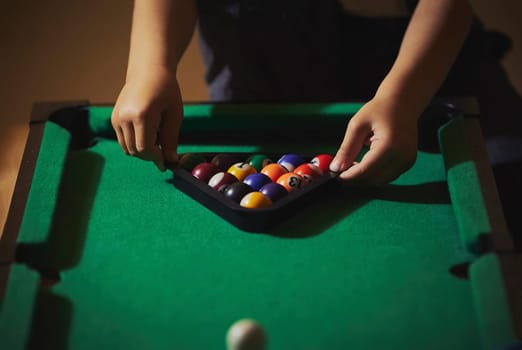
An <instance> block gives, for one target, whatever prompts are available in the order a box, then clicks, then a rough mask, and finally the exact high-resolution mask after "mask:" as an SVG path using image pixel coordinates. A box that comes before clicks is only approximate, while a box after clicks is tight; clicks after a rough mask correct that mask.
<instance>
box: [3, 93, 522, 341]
mask: <svg viewBox="0 0 522 350" xmlns="http://www.w3.org/2000/svg"><path fill="white" fill-rule="evenodd" d="M361 106H362V103H358V102H340V103H328V104H325V103H308V104H211V103H201V104H197V103H194V104H186V105H185V106H184V112H185V119H184V121H183V125H182V131H181V142H180V146H179V152H180V153H194V152H219V153H226V152H242V153H246V154H254V153H267V152H268V153H275V154H284V153H289V152H292V153H303V154H319V153H330V154H334V153H335V151H336V148H337V146H338V145H339V143H340V141H341V138H342V135H343V134H344V130H345V127H346V123H347V122H348V120H349V118H350V117H351V116H353V115H354V114H355V113H356V112H357V110H358V109H359V108H360V107H361ZM111 113H112V106H111V105H110V104H107V105H91V104H89V103H88V102H69V103H38V104H35V106H34V109H33V113H32V116H31V122H30V133H29V137H28V140H27V144H26V149H25V153H24V157H23V160H22V164H21V167H20V172H19V176H18V180H17V184H16V188H15V192H14V195H13V200H12V204H11V207H10V212H9V215H8V219H7V222H6V225H5V229H4V232H3V236H2V239H1V241H0V242H1V243H0V348H1V349H6V350H7V349H8V350H11V349H58V350H59V349H98V350H101V349H126V350H130V349H140V350H141V349H178V350H192V349H194V350H195V349H224V348H225V334H226V332H227V329H228V328H229V327H230V325H231V324H233V323H234V322H235V321H237V320H239V319H243V318H253V319H255V320H257V321H258V322H259V323H260V324H261V325H262V326H263V328H264V330H265V332H266V333H267V335H268V349H270V350H290V349H302V350H306V349H328V350H333V349H343V350H344V349H423V350H428V349H434V350H435V349H436V350H441V349H454V350H463V349H505V348H508V347H509V346H516V345H513V344H516V343H517V342H518V341H519V339H520V337H521V336H522V327H521V321H522V312H521V310H522V308H521V304H522V302H521V298H520V293H521V292H520V291H521V290H522V283H521V276H520V268H519V267H520V266H522V265H521V263H522V259H521V256H520V254H519V252H517V251H516V250H515V248H514V246H513V242H512V239H511V236H510V233H509V232H508V230H507V229H506V225H505V222H504V220H503V214H502V210H501V206H500V204H499V199H498V195H497V192H496V189H495V184H494V179H493V176H492V172H491V169H490V168H489V166H488V163H487V156H486V152H485V148H484V143H483V140H482V138H481V133H480V127H479V124H478V119H477V118H478V114H479V113H478V110H477V108H476V107H475V106H474V104H473V101H472V100H469V99H455V100H444V101H443V100H438V101H434V102H433V104H432V105H430V107H428V108H427V110H426V112H425V113H424V114H423V116H422V117H421V119H420V121H419V151H418V155H417V160H416V163H415V164H414V166H413V167H412V168H411V169H410V170H408V171H407V172H405V173H404V174H403V175H402V176H400V177H399V178H398V179H396V180H395V181H393V182H392V183H390V184H388V185H384V186H379V187H373V186H362V185H357V184H339V186H338V187H337V188H336V190H335V191H330V192H325V193H324V194H323V195H322V196H320V197H318V198H317V199H315V200H313V201H312V200H310V201H309V202H307V203H305V205H303V206H302V207H301V208H300V209H299V210H296V211H295V212H291V213H289V214H288V215H286V216H287V217H285V218H283V219H282V220H281V222H278V223H277V225H275V226H274V227H272V228H271V229H269V230H266V231H265V232H263V231H262V232H255V233H253V232H246V231H244V230H241V229H240V228H238V227H236V226H234V225H233V224H231V223H230V222H228V221H227V220H225V219H223V218H222V217H221V216H219V215H217V214H216V213H214V212H213V211H212V210H209V209H208V208H207V207H205V206H204V205H202V204H201V203H199V202H198V201H196V200H194V199H193V198H192V197H191V196H189V195H187V194H186V193H184V192H182V191H180V190H179V189H177V188H176V187H175V186H174V185H173V182H174V179H173V173H172V172H171V171H170V170H167V171H166V172H160V171H158V170H157V169H156V168H155V167H154V166H153V164H152V163H149V162H144V161H142V160H139V159H137V158H134V157H129V156H126V155H125V154H124V153H123V152H122V150H121V149H120V147H119V146H118V144H117V142H116V141H115V138H114V134H113V131H112V129H111V126H110V116H111Z"/></svg>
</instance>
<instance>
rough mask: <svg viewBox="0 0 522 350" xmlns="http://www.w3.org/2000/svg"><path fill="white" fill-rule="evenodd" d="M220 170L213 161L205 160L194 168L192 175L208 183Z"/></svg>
mask: <svg viewBox="0 0 522 350" xmlns="http://www.w3.org/2000/svg"><path fill="white" fill-rule="evenodd" d="M218 171H219V169H218V168H217V167H216V166H215V165H214V164H212V163H209V162H205V163H201V164H198V165H196V166H195V167H194V169H192V175H194V177H195V178H197V179H199V180H201V181H203V182H205V183H208V180H210V178H211V177H212V176H213V175H214V174H215V173H217V172H218Z"/></svg>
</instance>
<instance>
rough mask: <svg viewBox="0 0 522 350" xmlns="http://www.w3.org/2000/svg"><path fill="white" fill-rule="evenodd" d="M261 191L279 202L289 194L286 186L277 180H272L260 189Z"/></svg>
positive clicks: (273, 200)
mask: <svg viewBox="0 0 522 350" xmlns="http://www.w3.org/2000/svg"><path fill="white" fill-rule="evenodd" d="M259 192H261V193H262V194H264V195H265V196H267V197H268V198H270V200H271V201H272V202H277V201H278V200H280V199H281V198H283V197H286V195H288V191H287V190H286V188H284V187H283V186H281V185H280V184H278V183H276V182H270V183H268V184H266V185H264V186H263V187H261V188H260V189H259Z"/></svg>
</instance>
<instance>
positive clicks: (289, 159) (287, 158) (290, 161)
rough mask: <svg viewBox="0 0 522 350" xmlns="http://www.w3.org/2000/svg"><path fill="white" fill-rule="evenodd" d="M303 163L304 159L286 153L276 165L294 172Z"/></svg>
mask: <svg viewBox="0 0 522 350" xmlns="http://www.w3.org/2000/svg"><path fill="white" fill-rule="evenodd" d="M304 162H305V161H304V159H303V158H301V157H300V156H298V155H297V154H293V153H288V154H285V155H283V156H282V157H281V158H279V160H278V161H277V164H280V165H282V166H283V167H285V169H286V170H288V171H294V169H295V168H297V167H298V166H299V165H301V164H303V163H304Z"/></svg>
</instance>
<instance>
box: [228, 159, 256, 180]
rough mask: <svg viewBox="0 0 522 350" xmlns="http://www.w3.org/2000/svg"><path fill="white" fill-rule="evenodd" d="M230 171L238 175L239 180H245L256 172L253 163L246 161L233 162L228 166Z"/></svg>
mask: <svg viewBox="0 0 522 350" xmlns="http://www.w3.org/2000/svg"><path fill="white" fill-rule="evenodd" d="M228 172H229V173H231V174H232V175H234V176H235V177H237V179H238V180H239V181H243V180H244V179H245V177H247V176H248V175H250V174H253V173H255V172H256V169H254V168H253V167H252V165H250V164H248V163H244V162H239V163H235V164H233V165H232V166H231V167H230V168H228Z"/></svg>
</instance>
